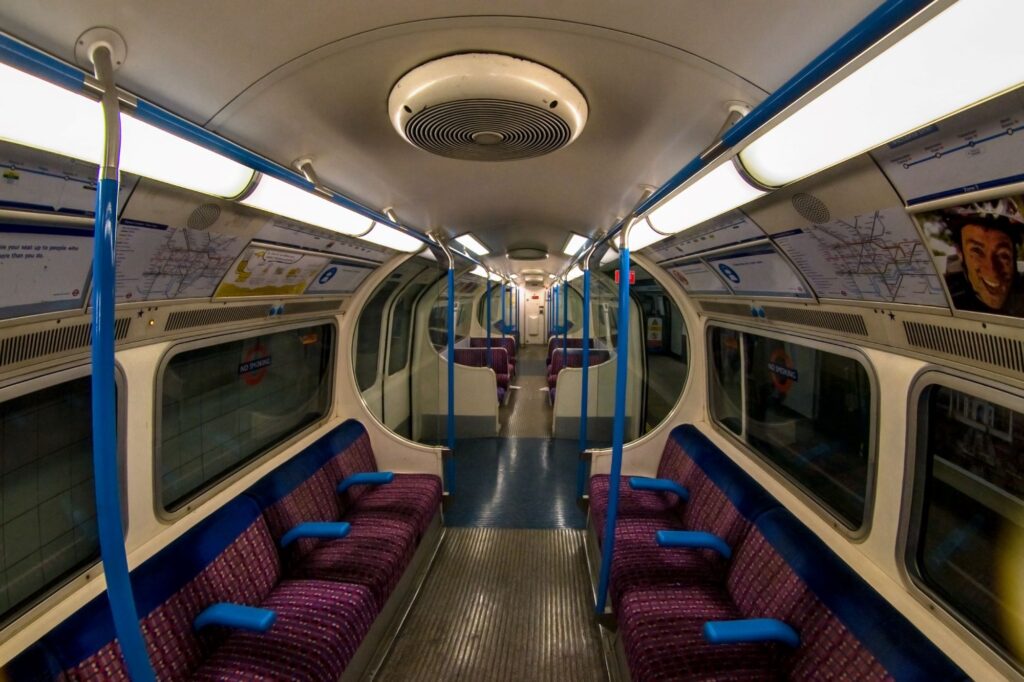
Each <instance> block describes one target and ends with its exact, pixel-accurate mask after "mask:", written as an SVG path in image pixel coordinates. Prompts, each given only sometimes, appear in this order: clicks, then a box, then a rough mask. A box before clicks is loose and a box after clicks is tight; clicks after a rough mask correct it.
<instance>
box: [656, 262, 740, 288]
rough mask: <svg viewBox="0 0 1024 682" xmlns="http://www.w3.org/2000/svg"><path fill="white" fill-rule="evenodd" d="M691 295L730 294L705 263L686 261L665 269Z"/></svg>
mask: <svg viewBox="0 0 1024 682" xmlns="http://www.w3.org/2000/svg"><path fill="white" fill-rule="evenodd" d="M665 270H666V271H667V272H668V274H670V275H672V277H674V278H675V279H676V281H677V282H679V283H680V284H681V285H683V288H684V289H686V292H687V293H689V294H729V293H731V292H730V291H729V287H727V286H725V282H723V281H722V278H721V277H719V276H718V274H717V273H716V272H715V270H714V269H712V267H711V266H710V265H708V264H707V263H705V262H704V261H700V260H696V261H685V262H683V263H679V264H678V265H676V264H673V265H670V266H668V267H666V268H665Z"/></svg>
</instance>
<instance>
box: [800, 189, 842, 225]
mask: <svg viewBox="0 0 1024 682" xmlns="http://www.w3.org/2000/svg"><path fill="white" fill-rule="evenodd" d="M790 201H791V202H792V203H793V208H794V209H796V212H797V213H799V214H800V216H801V217H802V218H803V219H804V220H809V221H811V222H812V223H814V224H816V225H820V224H822V223H827V222H828V221H829V220H831V219H832V213H831V212H830V211H829V210H828V206H826V205H825V202H824V201H822V200H821V199H819V198H818V197H816V196H814V195H813V194H804V193H800V194H794V195H793V198H792V199H790Z"/></svg>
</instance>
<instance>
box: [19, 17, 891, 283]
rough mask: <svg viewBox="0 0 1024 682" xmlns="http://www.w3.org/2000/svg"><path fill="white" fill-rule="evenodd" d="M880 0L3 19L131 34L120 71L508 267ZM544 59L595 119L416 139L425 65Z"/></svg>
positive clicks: (601, 207) (242, 138)
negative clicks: (498, 145)
mask: <svg viewBox="0 0 1024 682" xmlns="http://www.w3.org/2000/svg"><path fill="white" fill-rule="evenodd" d="M877 4H878V2H877V0H847V1H845V2H842V3H822V2H819V0H716V1H714V2H712V1H711V0H685V1H683V0H651V1H648V2H644V3H639V4H637V3H627V2H620V1H619V0H575V1H572V2H559V3H550V2H543V1H541V0H523V1H518V2H504V3H480V2H476V1H475V0H458V1H453V0H448V1H438V2H397V1H381V0H353V1H349V2H335V1H333V0H316V1H314V0H303V1H299V2H293V1H289V2H285V1H283V0H275V1H274V2H261V3H251V2H247V1H246V0H218V1H217V2H202V1H200V0H187V1H183V2H164V1H162V0H132V1H130V2H128V1H124V0H121V1H118V0H105V1H103V0H91V1H88V2H79V1H77V0H37V1H35V2H12V3H4V5H3V6H2V7H0V25H2V26H3V29H4V30H6V31H8V32H10V33H11V34H13V35H15V36H16V37H19V38H21V39H23V40H26V41H28V42H30V43H33V44H35V45H36V46H37V47H40V48H42V49H44V50H46V51H48V52H51V53H53V54H55V55H56V56H58V57H61V58H63V59H66V60H68V61H71V62H74V46H75V41H76V39H77V37H78V36H79V35H80V34H81V33H82V32H83V31H85V30H86V29H88V28H91V27H93V26H107V27H111V28H114V29H116V30H117V31H118V32H120V33H121V34H122V35H123V36H124V38H125V40H126V42H127V45H128V57H127V60H126V62H125V64H124V66H123V67H122V68H121V69H120V71H119V73H118V79H119V82H120V84H121V85H122V86H123V87H125V88H127V89H129V90H131V91H133V92H135V93H137V94H139V95H141V96H143V97H145V98H147V99H150V100H151V101H153V102H155V103H157V104H160V105H162V106H164V107H166V108H168V109H170V110H171V111H174V112H175V113H178V114H180V115H182V116H185V117H186V118H189V119H191V120H193V121H195V122H197V123H200V124H202V125H205V126H206V127H207V128H209V129H211V130H214V131H216V132H218V133H220V134H222V135H224V136H226V137H228V138H229V139H232V140H234V141H236V142H239V143H241V144H243V145H245V146H247V147H249V148H251V149H253V150H254V151H256V152H258V153H261V154H264V155H266V156H267V157H269V158H271V159H273V160H275V161H277V162H280V163H282V164H285V165H291V164H292V163H293V162H294V161H295V160H296V159H299V158H301V157H310V158H312V160H313V162H314V166H315V168H316V170H317V172H318V174H319V176H320V179H321V181H322V182H323V183H324V184H326V185H328V186H330V187H332V188H334V189H336V190H338V191H340V192H342V193H344V194H346V195H348V196H350V197H352V198H353V199H355V200H357V201H359V202H361V203H363V204H366V205H368V206H371V207H374V208H378V209H380V208H384V207H394V209H395V212H396V214H397V215H398V217H399V219H400V220H402V221H403V222H405V223H406V224H408V225H410V226H412V227H415V228H418V229H421V230H423V231H429V230H441V231H444V232H446V233H447V234H448V235H449V236H456V235H459V234H462V233H465V232H472V233H473V234H474V235H476V236H477V238H478V239H479V240H480V241H482V242H483V243H484V245H485V246H487V247H488V248H489V249H490V250H491V252H492V255H491V256H489V257H488V258H486V259H485V261H486V262H487V263H488V265H489V266H491V267H492V268H493V269H496V270H498V271H499V272H506V273H507V272H512V271H518V270H520V269H522V268H529V267H537V266H538V264H537V263H531V264H527V263H510V262H509V261H508V260H507V259H506V258H505V256H504V254H505V253H506V252H507V251H508V250H509V249H513V248H522V247H535V248H541V249H544V250H546V251H547V252H548V253H549V254H551V255H550V257H549V258H548V260H547V262H546V263H544V264H543V265H542V267H543V269H544V270H546V271H549V272H558V271H560V270H561V269H562V268H563V267H564V265H565V262H564V258H563V257H562V247H563V245H564V244H565V242H566V240H567V239H568V237H569V234H570V233H571V232H577V233H581V234H584V235H588V236H596V235H597V234H598V233H600V232H601V231H603V230H606V229H607V228H609V227H610V226H612V225H613V224H614V223H615V222H616V220H617V219H618V218H619V217H621V216H623V215H625V214H627V213H628V212H629V210H630V209H631V208H632V207H633V206H634V205H635V204H636V202H637V201H638V200H639V199H640V197H641V194H642V192H643V188H644V186H657V185H660V184H662V183H663V182H664V181H666V180H667V179H668V178H669V177H670V176H671V175H672V174H673V173H674V172H675V171H676V170H678V169H679V168H680V167H681V166H682V165H684V164H685V163H686V162H687V161H689V160H690V159H691V158H693V157H694V156H695V155H696V154H697V153H699V152H700V151H701V150H702V149H703V148H704V147H705V146H706V145H707V144H708V143H710V142H711V141H712V139H713V137H714V136H715V134H716V133H717V132H718V130H719V129H720V128H721V126H722V124H723V122H724V120H725V118H726V115H727V110H728V105H729V103H730V102H735V101H740V102H745V103H748V104H756V103H758V102H759V101H761V100H762V99H764V97H765V96H766V95H767V93H769V92H771V91H772V90H774V89H775V88H777V87H778V86H779V85H781V84H782V83H783V82H784V81H785V80H786V79H787V78H788V77H789V76H791V75H792V74H793V73H795V72H796V71H797V70H799V69H800V68H801V67H802V66H803V65H805V64H806V63H807V62H808V61H810V60H811V59H812V58H813V57H814V56H816V55H817V54H819V53H820V52H821V51H822V50H824V49H825V48H826V47H827V46H828V45H830V44H831V43H832V42H833V41H834V40H835V39H836V38H838V37H839V36H840V35H842V34H843V33H844V32H845V31H846V30H847V29H849V28H850V27H851V26H853V25H854V24H855V23H857V22H858V21H859V20H860V19H862V18H863V17H864V16H865V15H867V14H868V13H869V12H870V11H871V10H872V9H873V8H874V7H875V6H876V5H877ZM478 51H487V52H498V53H503V54H508V55H514V56H518V57H523V58H526V59H529V60H532V61H534V62H538V63H540V64H543V65H546V66H548V67H550V68H552V69H554V70H555V71H557V72H559V73H561V74H562V75H564V76H565V77H566V78H567V79H569V80H570V81H571V82H572V83H573V84H575V85H576V87H578V88H579V90H580V91H582V93H583V95H584V96H585V98H586V101H587V105H588V108H589V120H588V121H587V123H586V126H585V128H584V129H583V131H582V133H581V134H580V136H579V137H578V139H576V140H575V141H574V142H573V143H572V144H570V145H569V146H567V147H564V148H562V149H559V150H557V151H555V152H553V153H550V154H547V155H545V156H540V157H537V158H530V159H522V160H514V161H501V162H484V161H467V160H457V159H451V158H444V157H442V156H436V155H434V154H430V153H428V152H426V151H423V150H421V149H418V148H416V147H414V146H412V145H410V144H409V143H407V142H406V141H404V140H403V139H402V138H401V137H400V136H399V134H398V133H397V132H396V131H395V129H394V128H393V127H392V125H391V121H390V120H389V117H388V95H389V92H390V91H391V89H392V87H393V86H394V84H395V83H396V81H398V80H399V79H400V78H401V77H402V76H403V75H404V74H406V73H407V72H409V71H410V70H411V69H413V68H415V67H417V66H419V65H421V64H423V63H425V62H428V61H430V60H433V59H435V58H438V57H441V56H445V55H452V54H457V53H464V52H478Z"/></svg>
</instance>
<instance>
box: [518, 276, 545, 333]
mask: <svg viewBox="0 0 1024 682" xmlns="http://www.w3.org/2000/svg"><path fill="white" fill-rule="evenodd" d="M523 304H524V305H523V313H524V317H525V319H526V334H525V336H524V337H523V343H525V344H532V343H547V333H546V330H545V326H546V323H545V319H546V318H545V317H544V312H545V307H544V293H543V290H542V289H534V290H532V291H529V292H527V293H526V296H525V300H524V301H523Z"/></svg>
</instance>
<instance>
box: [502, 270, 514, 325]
mask: <svg viewBox="0 0 1024 682" xmlns="http://www.w3.org/2000/svg"><path fill="white" fill-rule="evenodd" d="M507 293H508V285H507V284H506V283H505V282H502V283H501V335H502V336H505V331H506V330H507V329H508V328H509V325H510V324H512V323H511V322H509V319H508V318H509V314H508V312H507V310H508V306H506V305H505V300H506V296H505V295H506V294H507Z"/></svg>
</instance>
